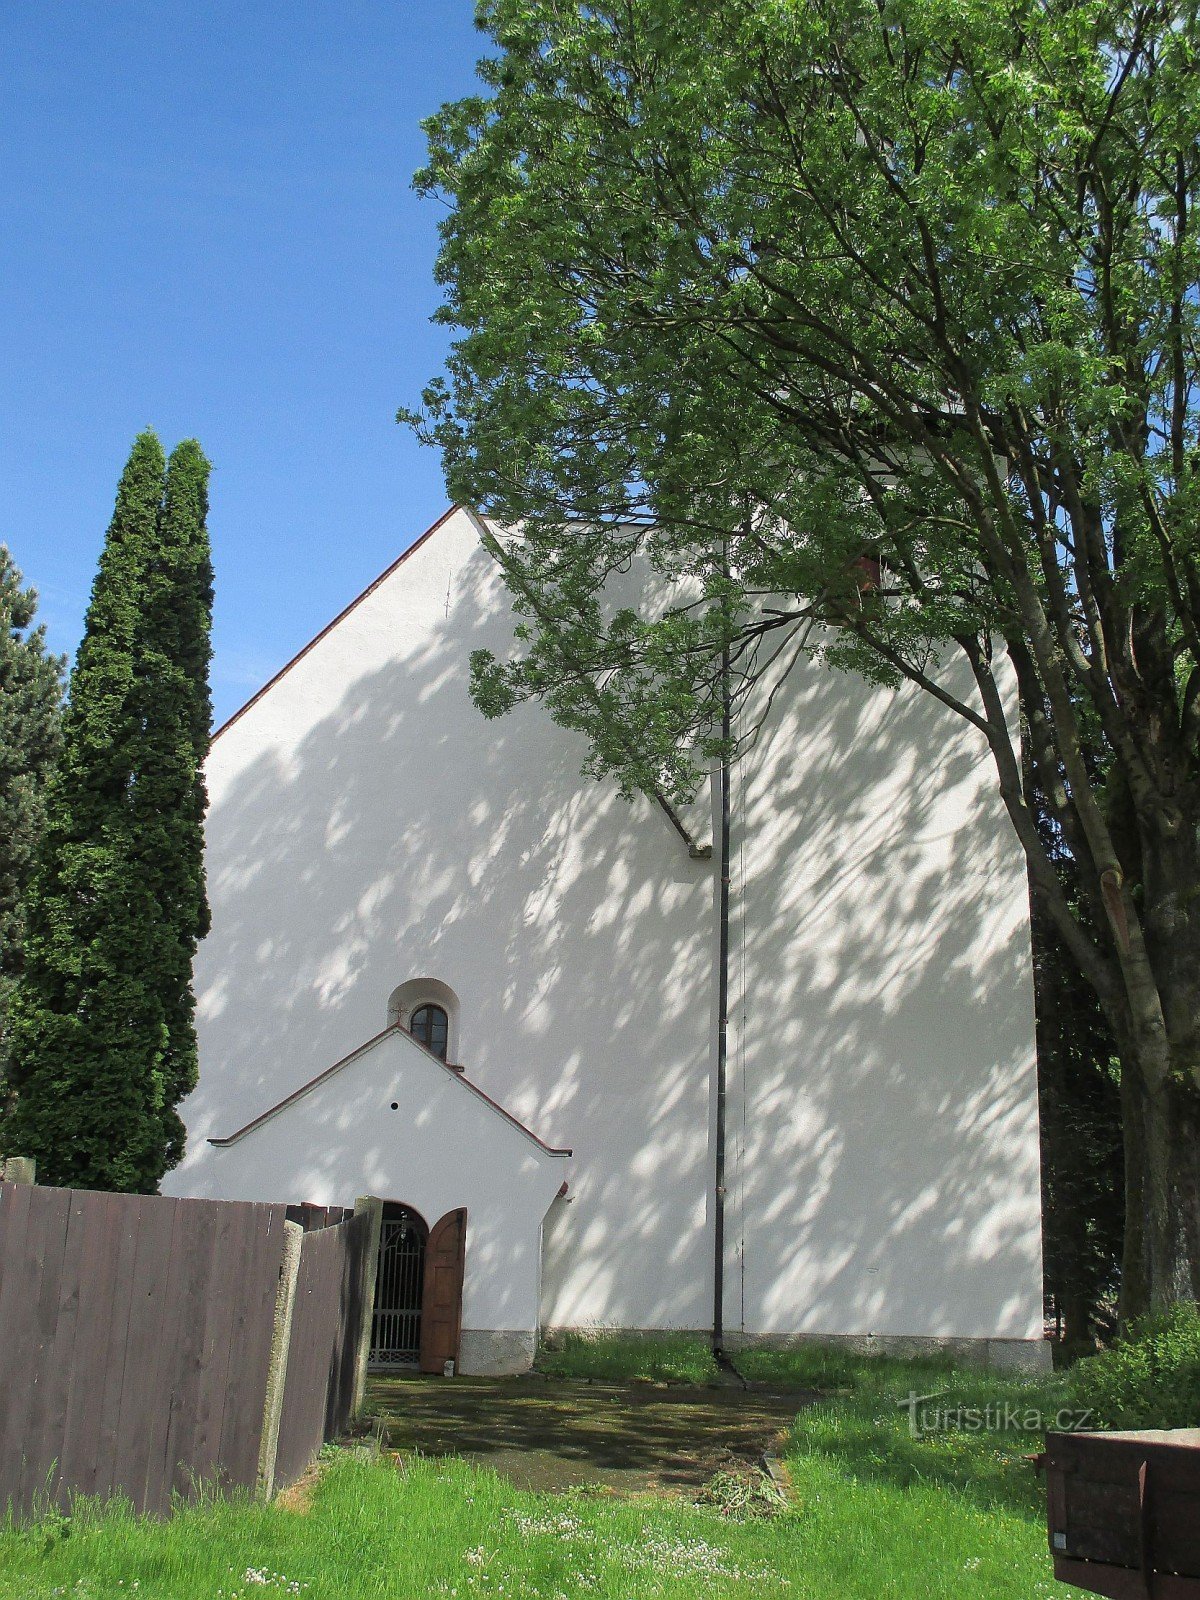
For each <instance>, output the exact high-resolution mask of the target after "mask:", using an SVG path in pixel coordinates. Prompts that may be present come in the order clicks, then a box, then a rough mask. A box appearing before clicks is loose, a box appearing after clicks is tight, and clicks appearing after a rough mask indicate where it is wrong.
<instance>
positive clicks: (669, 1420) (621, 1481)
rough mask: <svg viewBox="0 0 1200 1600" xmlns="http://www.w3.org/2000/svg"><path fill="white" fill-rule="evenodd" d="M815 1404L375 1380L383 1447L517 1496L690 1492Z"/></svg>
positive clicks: (760, 1395) (666, 1389)
mask: <svg viewBox="0 0 1200 1600" xmlns="http://www.w3.org/2000/svg"><path fill="white" fill-rule="evenodd" d="M813 1398H814V1397H813V1396H812V1395H811V1394H784V1393H779V1392H771V1391H768V1390H752V1391H749V1392H747V1391H745V1390H743V1389H741V1388H713V1389H705V1388H692V1387H689V1386H684V1385H664V1384H651V1383H628V1384H615V1383H599V1382H593V1383H587V1382H581V1381H571V1380H566V1379H537V1378H505V1379H498V1378H422V1377H418V1376H416V1375H413V1376H402V1377H387V1378H376V1379H373V1380H372V1382H371V1385H370V1390H369V1405H370V1409H371V1410H372V1411H374V1412H375V1413H376V1414H377V1415H380V1416H382V1417H384V1418H385V1421H386V1428H387V1438H388V1442H389V1444H390V1445H391V1448H393V1449H396V1450H401V1451H417V1452H419V1453H420V1454H422V1455H428V1456H439V1455H457V1456H462V1457H464V1458H465V1459H466V1460H468V1461H474V1462H477V1463H479V1464H480V1465H484V1466H489V1467H492V1468H494V1469H495V1470H496V1471H497V1472H502V1473H504V1474H505V1475H506V1476H507V1477H509V1478H511V1479H512V1481H513V1482H514V1483H515V1484H517V1486H518V1487H519V1488H527V1489H565V1488H568V1487H571V1486H573V1485H577V1484H602V1485H606V1486H607V1487H609V1488H612V1489H618V1490H621V1491H623V1492H626V1493H630V1492H637V1491H641V1490H649V1489H660V1490H661V1489H676V1490H688V1489H693V1488H695V1487H697V1486H699V1485H701V1484H703V1483H705V1482H707V1480H708V1479H709V1478H710V1477H711V1476H712V1474H713V1473H714V1472H715V1471H716V1470H717V1468H718V1467H720V1466H721V1465H722V1464H725V1463H728V1462H729V1461H731V1460H741V1461H755V1460H758V1459H759V1458H760V1457H761V1456H762V1454H763V1452H764V1451H767V1450H774V1449H775V1448H777V1447H778V1446H779V1444H780V1443H781V1441H782V1439H783V1436H784V1435H785V1434H786V1432H787V1429H788V1428H789V1427H790V1425H791V1423H792V1421H793V1419H794V1417H795V1415H796V1412H797V1411H798V1410H799V1409H800V1407H801V1406H803V1405H805V1404H808V1403H810V1402H811V1401H812V1399H813Z"/></svg>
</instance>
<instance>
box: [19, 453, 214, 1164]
mask: <svg viewBox="0 0 1200 1600" xmlns="http://www.w3.org/2000/svg"><path fill="white" fill-rule="evenodd" d="M207 472H208V467H207V463H206V462H205V461H204V458H203V456H202V454H201V453H200V451H199V448H198V447H197V446H195V445H194V444H190V443H189V444H187V445H184V446H180V448H179V450H177V451H176V452H175V454H174V456H173V457H172V463H171V471H170V473H168V472H167V469H166V463H165V462H164V459H163V451H162V447H161V445H160V444H159V442H158V439H157V438H156V436H155V435H154V434H153V433H152V432H146V433H143V434H141V435H140V436H139V437H138V439H137V440H136V442H135V444H134V447H133V451H132V454H131V455H130V458H129V462H128V464H127V466H126V468H125V471H124V474H123V475H122V478H121V483H120V486H119V489H118V492H117V502H116V508H115V510H114V513H113V520H112V523H111V524H110V526H109V530H108V536H107V539H106V542H105V548H104V552H103V555H102V556H101V560H100V569H99V572H98V574H97V578H96V583H95V586H94V588H93V591H92V599H91V604H90V606H89V609H88V615H87V623H86V628H85V632H84V638H83V642H82V644H81V645H80V649H79V655H78V658H77V661H76V665H75V670H74V672H73V673H72V676H71V688H70V699H69V705H68V708H67V712H66V715H65V718H64V727H63V751H62V756H61V759H60V763H59V768H58V772H57V775H56V778H55V781H54V784H53V785H52V788H51V793H50V798H49V801H48V805H47V825H46V831H45V835H44V839H43V844H42V849H41V853H40V857H39V863H38V868H37V871H36V872H35V875H34V880H33V884H32V886H31V890H30V895H29V910H28V932H27V937H26V970H25V974H24V977H23V978H22V981H21V985H20V988H19V989H18V991H17V994H16V995H15V996H14V999H13V1004H12V1008H11V1035H12V1042H11V1069H10V1085H11V1088H12V1090H13V1091H15V1095H14V1098H13V1099H12V1101H11V1102H10V1105H9V1107H8V1110H7V1113H6V1115H5V1119H4V1124H3V1126H2V1127H0V1144H3V1145H4V1146H5V1147H6V1148H8V1149H9V1150H10V1151H19V1152H20V1153H21V1154H27V1155H32V1156H34V1157H36V1159H37V1161H38V1170H39V1175H40V1176H41V1177H43V1179H44V1180H45V1181H48V1182H51V1183H59V1184H73V1185H77V1186H80V1187H88V1188H106V1189H116V1190H127V1191H134V1192H136V1191H143V1192H145V1191H149V1190H153V1189H154V1188H156V1187H157V1185H158V1183H159V1180H160V1179H161V1177H162V1175H163V1173H164V1172H165V1171H166V1170H167V1169H168V1167H170V1166H171V1165H173V1164H174V1162H176V1161H177V1160H178V1159H179V1155H180V1153H181V1149H182V1141H181V1127H180V1123H179V1119H178V1116H177V1114H176V1111H175V1105H176V1102H177V1101H178V1099H179V1098H180V1096H181V1095H182V1094H183V1093H185V1092H186V1091H187V1089H188V1088H190V1087H191V1085H192V1083H193V1082H194V1081H195V1045H194V1039H193V1036H192V1030H191V1010H192V1001H191V996H190V988H189V980H190V961H191V954H192V951H193V950H194V948H195V941H196V939H197V937H198V936H199V934H200V933H201V932H203V930H204V926H205V917H206V912H205V909H204V892H203V876H202V872H201V869H200V866H199V832H200V822H201V820H202V815H203V805H204V792H203V787H202V783H201V780H200V778H199V775H198V769H199V764H200V762H201V760H202V759H203V755H204V751H205V748H206V745H207V737H208V691H207V665H208V622H209V615H210V610H211V571H210V567H209V559H208V549H207V535H206V532H205V523H204V517H205V504H206V502H205V492H206V480H207Z"/></svg>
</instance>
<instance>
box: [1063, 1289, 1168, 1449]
mask: <svg viewBox="0 0 1200 1600" xmlns="http://www.w3.org/2000/svg"><path fill="white" fill-rule="evenodd" d="M1070 1385H1071V1393H1072V1396H1073V1399H1074V1400H1075V1402H1076V1403H1077V1404H1078V1405H1080V1406H1088V1407H1091V1408H1092V1410H1093V1411H1094V1413H1095V1423H1096V1425H1098V1426H1100V1427H1105V1428H1189V1427H1191V1428H1194V1427H1200V1306H1196V1305H1194V1304H1191V1303H1185V1304H1181V1305H1177V1306H1173V1307H1172V1308H1171V1309H1170V1310H1169V1311H1164V1312H1160V1313H1158V1314H1157V1315H1155V1316H1151V1317H1146V1318H1144V1319H1143V1320H1142V1321H1141V1322H1139V1323H1138V1324H1137V1325H1136V1326H1135V1327H1134V1328H1133V1329H1132V1330H1131V1332H1130V1336H1129V1337H1128V1338H1126V1339H1121V1340H1119V1341H1118V1342H1117V1343H1116V1344H1115V1345H1113V1346H1112V1348H1111V1349H1109V1350H1104V1351H1101V1353H1100V1354H1099V1355H1095V1356H1088V1357H1086V1358H1085V1359H1084V1360H1083V1361H1080V1362H1079V1363H1078V1364H1077V1365H1076V1367H1075V1368H1074V1369H1073V1371H1072V1373H1071V1377H1070Z"/></svg>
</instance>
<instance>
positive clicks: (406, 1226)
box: [369, 1200, 467, 1373]
mask: <svg viewBox="0 0 1200 1600" xmlns="http://www.w3.org/2000/svg"><path fill="white" fill-rule="evenodd" d="M466 1238H467V1212H466V1208H465V1207H461V1206H460V1207H457V1208H456V1209H454V1210H453V1211H448V1212H446V1214H445V1215H444V1216H443V1217H441V1218H440V1219H439V1220H438V1221H437V1222H436V1223H434V1225H433V1227H432V1228H431V1227H430V1226H429V1225H428V1224H427V1223H426V1221H425V1218H424V1217H423V1216H422V1215H421V1213H420V1212H419V1211H418V1210H417V1209H416V1207H415V1206H411V1205H407V1204H404V1203H402V1202H400V1201H395V1200H388V1201H385V1202H384V1204H383V1216H382V1220H381V1223H380V1235H379V1264H378V1271H377V1274H376V1279H375V1305H374V1313H373V1316H372V1321H371V1352H370V1357H369V1363H370V1368H371V1370H372V1371H373V1372H380V1373H383V1372H394V1371H398V1370H404V1369H408V1370H410V1371H416V1370H419V1371H421V1372H428V1373H446V1372H456V1371H457V1370H458V1364H459V1343H460V1339H461V1334H462V1297H463V1277H464V1272H465V1267H466Z"/></svg>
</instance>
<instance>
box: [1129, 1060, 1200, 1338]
mask: <svg viewBox="0 0 1200 1600" xmlns="http://www.w3.org/2000/svg"><path fill="white" fill-rule="evenodd" d="M1121 1101H1122V1109H1123V1113H1124V1124H1125V1195H1126V1200H1125V1205H1126V1212H1125V1250H1124V1259H1123V1263H1122V1274H1121V1325H1122V1327H1123V1328H1126V1327H1128V1325H1129V1322H1130V1320H1131V1319H1132V1318H1135V1317H1139V1316H1143V1315H1144V1314H1145V1313H1146V1312H1148V1311H1154V1310H1158V1309H1159V1308H1161V1307H1163V1306H1167V1305H1170V1304H1173V1303H1174V1302H1175V1301H1177V1300H1200V1091H1198V1090H1197V1089H1196V1087H1195V1085H1194V1084H1193V1083H1191V1082H1185V1081H1181V1079H1180V1078H1179V1077H1178V1076H1175V1077H1173V1078H1172V1079H1171V1080H1170V1081H1169V1082H1168V1083H1167V1084H1165V1085H1162V1086H1160V1087H1158V1088H1150V1087H1148V1086H1147V1084H1146V1082H1145V1076H1144V1074H1142V1073H1139V1072H1138V1071H1137V1065H1136V1061H1135V1062H1134V1063H1132V1064H1131V1065H1130V1067H1129V1069H1128V1070H1126V1071H1125V1072H1124V1073H1123V1074H1122V1082H1121Z"/></svg>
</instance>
